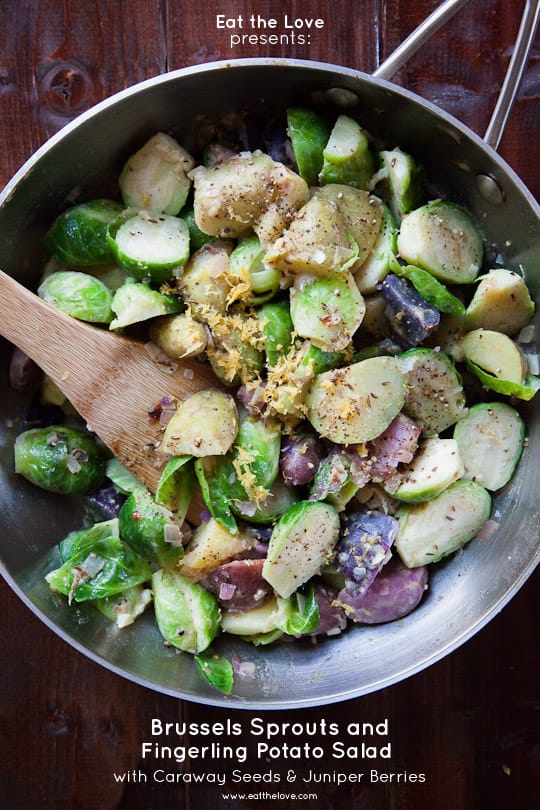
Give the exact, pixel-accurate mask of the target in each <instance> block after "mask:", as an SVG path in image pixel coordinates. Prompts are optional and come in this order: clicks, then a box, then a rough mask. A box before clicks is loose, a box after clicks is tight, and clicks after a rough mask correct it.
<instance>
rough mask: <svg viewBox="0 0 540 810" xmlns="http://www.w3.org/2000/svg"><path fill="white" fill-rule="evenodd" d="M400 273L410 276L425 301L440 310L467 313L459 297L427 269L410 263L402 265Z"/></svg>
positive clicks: (458, 313)
mask: <svg viewBox="0 0 540 810" xmlns="http://www.w3.org/2000/svg"><path fill="white" fill-rule="evenodd" d="M399 275H402V276H405V277H406V278H408V279H409V281H410V282H411V284H412V285H413V287H414V288H415V290H416V292H417V293H418V294H419V295H421V296H422V298H423V299H424V301H427V302H428V304H431V306H432V307H435V309H438V310H439V312H447V313H448V314H449V315H465V306H464V304H463V303H462V302H461V301H460V300H459V298H456V296H455V295H452V293H451V292H449V290H448V289H447V288H446V287H445V286H444V284H442V283H441V282H440V281H438V280H437V279H436V278H435V276H433V275H431V273H428V271H427V270H422V269H421V268H420V267H414V265H412V264H408V265H405V266H404V267H400V269H399Z"/></svg>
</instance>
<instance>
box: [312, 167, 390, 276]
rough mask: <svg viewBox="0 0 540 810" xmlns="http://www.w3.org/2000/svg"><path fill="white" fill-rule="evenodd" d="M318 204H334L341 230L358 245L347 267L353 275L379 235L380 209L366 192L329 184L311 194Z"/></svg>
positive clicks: (381, 208)
mask: <svg viewBox="0 0 540 810" xmlns="http://www.w3.org/2000/svg"><path fill="white" fill-rule="evenodd" d="M315 196H316V197H318V198H319V199H321V200H329V201H330V202H333V203H335V205H336V206H337V209H338V211H339V213H340V214H341V216H342V217H343V221H344V223H345V227H346V228H347V230H348V231H349V232H350V234H351V236H352V238H353V239H354V241H355V242H356V244H357V245H358V258H357V260H356V261H355V263H354V264H353V265H352V267H351V271H352V272H355V271H356V270H357V269H358V268H359V267H361V266H362V264H363V263H364V262H365V260H366V259H367V257H368V256H369V254H370V253H371V251H372V249H373V246H374V245H375V242H376V240H377V238H378V236H379V234H380V232H381V227H382V220H383V206H382V203H381V201H380V200H379V199H378V198H377V197H374V196H373V195H372V194H370V193H369V192H367V191H364V190H363V189H358V188H352V186H345V185H343V184H342V183H329V184H328V185H326V186H323V187H322V188H318V189H316V191H315Z"/></svg>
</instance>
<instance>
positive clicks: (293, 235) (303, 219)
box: [264, 197, 355, 276]
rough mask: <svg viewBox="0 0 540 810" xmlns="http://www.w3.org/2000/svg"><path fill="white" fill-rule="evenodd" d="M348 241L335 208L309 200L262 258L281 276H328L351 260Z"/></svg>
mask: <svg viewBox="0 0 540 810" xmlns="http://www.w3.org/2000/svg"><path fill="white" fill-rule="evenodd" d="M354 257H355V252H354V250H353V247H352V240H351V238H350V237H349V236H348V234H347V229H346V227H345V223H344V221H343V217H342V216H341V214H340V213H339V211H338V209H337V206H335V205H333V204H332V203H331V202H329V201H328V200H321V199H318V198H317V197H313V198H312V199H311V200H309V202H308V203H306V205H304V206H303V208H301V209H300V211H299V212H298V213H297V214H296V216H295V218H294V219H293V221H292V222H291V225H290V227H289V229H288V230H287V231H285V233H284V234H283V236H280V238H279V239H277V240H276V242H274V244H273V245H272V247H271V248H270V250H269V251H268V252H267V254H266V256H265V257H264V263H265V265H267V266H269V267H275V268H277V269H278V270H281V271H282V272H283V273H302V274H304V273H307V274H311V275H317V276H320V275H323V276H327V275H332V274H334V273H338V272H339V271H340V269H341V268H342V267H343V266H344V265H348V264H350V262H351V261H352V260H354Z"/></svg>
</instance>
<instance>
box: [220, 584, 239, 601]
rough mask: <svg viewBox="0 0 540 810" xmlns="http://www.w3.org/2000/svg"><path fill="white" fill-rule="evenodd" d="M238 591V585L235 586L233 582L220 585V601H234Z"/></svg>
mask: <svg viewBox="0 0 540 810" xmlns="http://www.w3.org/2000/svg"><path fill="white" fill-rule="evenodd" d="M235 590H236V585H233V583H232V582H221V583H220V585H219V597H218V598H219V599H223V601H224V602H227V601H228V600H229V599H232V598H233V596H234V592H235Z"/></svg>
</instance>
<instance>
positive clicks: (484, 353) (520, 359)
mask: <svg viewBox="0 0 540 810" xmlns="http://www.w3.org/2000/svg"><path fill="white" fill-rule="evenodd" d="M460 345H461V349H462V351H463V354H464V355H465V357H466V359H467V360H470V361H471V362H472V363H476V365H477V366H480V368H482V369H484V370H485V371H489V373H490V374H494V375H495V377H499V379H501V380H508V381H509V382H515V383H520V384H521V383H522V382H523V381H524V380H525V375H526V373H527V360H526V358H525V355H524V354H523V352H522V351H521V349H520V348H519V346H518V345H517V344H516V343H514V341H513V340H511V339H510V338H509V337H508V336H507V335H504V334H503V333H502V332H494V331H493V330H491V329H475V330H474V331H472V332H468V334H466V335H465V337H463V338H462V339H461V343H460Z"/></svg>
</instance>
